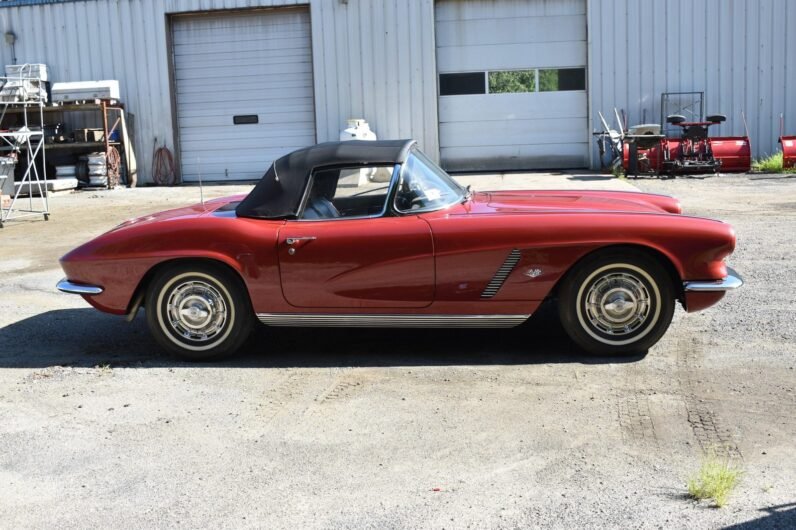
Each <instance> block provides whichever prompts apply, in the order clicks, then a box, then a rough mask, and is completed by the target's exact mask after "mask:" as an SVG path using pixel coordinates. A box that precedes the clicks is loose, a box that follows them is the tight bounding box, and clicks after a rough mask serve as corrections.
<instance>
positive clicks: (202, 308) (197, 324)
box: [167, 280, 227, 342]
mask: <svg viewBox="0 0 796 530" xmlns="http://www.w3.org/2000/svg"><path fill="white" fill-rule="evenodd" d="M167 313H168V317H169V323H170V324H171V327H172V329H173V330H174V331H175V332H177V334H178V335H180V336H181V337H183V338H185V339H188V340H191V341H195V342H204V341H208V340H211V339H212V338H213V337H215V336H216V335H217V334H218V333H219V332H220V331H221V330H222V329H224V324H225V323H226V321H227V305H226V303H225V302H224V298H223V297H222V296H221V293H219V292H218V290H217V289H216V288H215V287H213V286H212V285H210V284H209V283H206V282H203V281H198V280H193V281H190V282H185V283H182V284H180V285H178V286H177V287H176V288H175V289H174V290H172V292H171V295H170V296H169V300H168V306H167Z"/></svg>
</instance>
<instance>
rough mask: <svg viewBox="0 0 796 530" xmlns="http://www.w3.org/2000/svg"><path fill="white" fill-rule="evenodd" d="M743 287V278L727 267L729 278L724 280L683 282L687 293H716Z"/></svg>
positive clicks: (726, 277)
mask: <svg viewBox="0 0 796 530" xmlns="http://www.w3.org/2000/svg"><path fill="white" fill-rule="evenodd" d="M742 285H743V278H741V275H740V274H738V273H737V272H735V270H733V269H731V268H730V267H727V276H725V277H724V279H722V280H714V281H707V282H704V281H698V282H683V290H684V291H685V292H686V293H715V292H725V291H732V290H733V289H737V288H738V287H740V286H742Z"/></svg>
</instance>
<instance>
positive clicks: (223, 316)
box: [146, 262, 254, 360]
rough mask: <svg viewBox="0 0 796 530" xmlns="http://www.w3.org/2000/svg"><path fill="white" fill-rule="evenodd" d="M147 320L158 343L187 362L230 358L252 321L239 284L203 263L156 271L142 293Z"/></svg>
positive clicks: (221, 270)
mask: <svg viewBox="0 0 796 530" xmlns="http://www.w3.org/2000/svg"><path fill="white" fill-rule="evenodd" d="M146 314H147V323H148V324H149V329H150V331H151V332H152V335H153V336H154V337H155V339H156V340H157V342H158V343H159V344H160V345H161V346H163V347H164V348H165V349H166V350H168V351H169V352H171V353H174V354H176V355H178V356H180V357H183V358H185V359H189V360H208V359H213V358H218V357H221V356H225V355H229V354H231V353H234V352H235V351H236V350H237V349H239V348H240V347H241V346H242V345H243V343H244V342H245V341H246V339H247V338H248V337H249V334H250V333H251V330H252V323H253V318H254V316H253V312H252V309H251V304H250V302H249V297H248V294H247V292H246V288H245V286H244V285H243V282H242V281H241V280H240V278H239V277H237V276H236V275H235V274H234V273H233V272H231V271H229V270H227V269H226V268H225V267H224V266H222V265H214V264H209V263H203V262H200V263H196V264H191V263H180V264H176V265H173V266H169V267H167V268H165V269H164V270H162V271H160V272H159V274H158V275H157V276H156V277H155V278H154V280H153V281H152V283H151V284H150V286H149V289H148V290H147V295H146Z"/></svg>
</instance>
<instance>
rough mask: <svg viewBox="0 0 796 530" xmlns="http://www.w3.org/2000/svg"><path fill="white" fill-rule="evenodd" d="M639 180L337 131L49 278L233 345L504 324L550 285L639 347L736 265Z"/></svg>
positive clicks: (201, 353) (567, 303) (583, 328)
mask: <svg viewBox="0 0 796 530" xmlns="http://www.w3.org/2000/svg"><path fill="white" fill-rule="evenodd" d="M680 214H681V208H680V204H679V203H678V201H677V200H675V199H673V198H671V197H666V196H661V195H648V194H642V193H623V192H592V191H576V192H573V191H543V192H542V191H499V192H483V193H473V192H471V191H470V190H469V188H464V187H462V186H460V185H459V184H457V183H456V181H455V180H453V179H452V178H451V177H450V176H448V175H447V174H446V173H445V172H444V171H443V170H442V169H440V168H439V167H437V166H436V165H435V164H434V163H433V162H432V161H430V160H429V159H428V157H426V156H425V155H424V154H423V153H422V152H421V151H420V150H419V149H418V148H417V146H416V145H415V143H414V142H413V141H378V142H361V141H352V142H344V143H339V142H332V143H325V144H320V145H316V146H313V147H308V148H306V149H301V150H299V151H295V152H293V153H291V154H289V155H287V156H284V157H282V158H280V159H278V160H277V161H276V162H274V163H273V165H272V166H271V168H270V169H268V171H267V172H266V174H265V175H264V176H263V178H262V180H261V181H260V182H259V183H258V184H257V185H256V186H255V187H254V189H253V190H252V192H251V193H249V194H248V195H247V196H235V197H229V198H225V199H218V200H213V201H209V202H206V203H204V204H198V205H195V206H190V207H187V208H180V209H177V210H170V211H166V212H162V213H158V214H154V215H149V216H146V217H141V218H138V219H133V220H130V221H126V222H124V223H122V224H121V225H119V226H117V227H116V228H114V229H112V230H111V231H109V232H107V233H105V234H103V235H101V236H99V237H97V238H96V239H94V240H92V241H90V242H88V243H86V244H85V245H83V246H81V247H78V248H76V249H75V250H73V251H71V252H69V253H68V254H67V255H65V256H64V257H63V258H62V259H61V265H62V266H63V269H64V271H65V272H66V279H64V280H62V281H61V282H60V283H59V284H58V289H60V290H61V291H65V292H69V293H76V294H80V295H82V296H83V297H84V298H85V299H86V300H87V301H88V302H89V303H90V304H91V305H93V306H94V307H96V308H97V309H99V310H101V311H106V312H108V313H114V314H119V315H128V317H129V318H132V317H133V316H134V315H135V314H136V313H137V311H138V309H139V307H141V306H142V305H143V306H144V307H145V308H146V315H147V321H148V323H149V327H150V329H151V331H152V333H153V334H154V336H155V337H156V338H157V340H158V342H159V343H160V344H161V345H162V346H163V347H164V348H166V349H167V350H170V351H171V352H174V353H176V354H178V355H181V356H183V357H187V358H190V359H206V358H211V357H217V356H221V355H226V354H230V353H232V352H234V351H235V350H236V349H237V348H239V347H240V346H241V345H242V344H243V342H244V341H245V340H246V339H247V337H248V336H249V334H250V332H251V331H252V327H253V325H254V321H255V317H256V318H257V319H259V320H260V321H261V322H263V323H264V324H267V325H269V326H307V327H312V326H376V327H382V326H383V327H454V326H460V327H493V328H501V327H512V326H517V325H519V324H522V323H523V322H525V321H526V320H527V319H528V317H530V316H531V315H532V314H533V313H534V311H535V310H536V309H537V308H538V307H539V305H540V304H541V303H542V302H543V301H544V300H546V299H550V298H553V299H557V301H558V308H559V313H560V317H561V321H562V323H563V326H564V328H565V329H566V331H567V332H568V334H569V335H570V336H571V337H572V339H573V340H574V341H575V342H576V343H577V344H578V345H580V346H581V347H582V348H584V349H585V350H586V351H588V352H592V353H596V354H625V353H637V352H640V351H645V350H647V349H648V348H650V347H651V346H652V345H653V344H655V343H656V342H657V341H658V340H659V339H660V338H661V336H662V335H663V334H664V332H665V331H666V329H667V327H668V326H669V323H670V322H671V319H672V313H673V311H674V304H675V301H676V300H679V301H680V303H681V304H682V305H683V307H684V308H685V309H686V310H687V311H699V310H701V309H704V308H706V307H708V306H710V305H713V304H715V303H716V302H717V301H718V300H719V299H720V298H721V297H722V296H724V293H725V291H727V290H729V289H734V288H736V287H739V286H740V285H741V283H742V282H741V279H740V278H739V277H738V276H737V275H736V274H735V273H734V272H733V271H732V269H730V268H728V267H727V266H726V265H725V263H724V260H725V258H726V257H727V256H729V255H730V253H732V251H733V249H734V247H735V234H734V232H733V229H732V228H731V227H730V226H729V225H727V224H724V223H722V222H720V221H713V220H708V219H700V218H695V217H687V216H683V215H680Z"/></svg>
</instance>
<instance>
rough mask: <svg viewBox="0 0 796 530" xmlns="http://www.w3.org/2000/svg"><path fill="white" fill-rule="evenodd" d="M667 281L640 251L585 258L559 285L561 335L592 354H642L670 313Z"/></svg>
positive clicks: (670, 294)
mask: <svg viewBox="0 0 796 530" xmlns="http://www.w3.org/2000/svg"><path fill="white" fill-rule="evenodd" d="M674 302H675V295H674V290H673V286H672V281H671V279H670V277H669V274H668V273H667V272H666V270H665V269H664V268H663V266H662V265H661V264H660V263H659V262H658V261H657V260H656V259H654V258H652V257H650V256H648V255H647V254H645V253H642V252H633V251H609V252H605V253H602V254H598V255H595V256H592V257H587V258H586V259H585V260H584V261H583V262H582V263H580V264H579V265H578V266H577V268H576V269H575V270H574V271H572V273H570V275H569V276H568V277H567V278H566V280H565V281H564V284H563V285H562V288H561V290H560V292H559V306H558V310H559V316H560V318H561V323H562V324H563V326H564V329H565V330H566V331H567V334H568V335H569V336H570V338H572V340H573V341H574V342H575V343H577V344H578V345H579V346H580V347H581V348H583V349H584V350H586V351H587V352H589V353H593V354H597V355H622V354H637V353H643V352H645V351H647V350H648V349H649V348H651V347H652V346H653V345H654V344H655V343H657V342H658V340H660V338H661V337H662V336H663V334H664V333H665V332H666V330H667V329H668V327H669V324H670V323H671V321H672V316H673V314H674Z"/></svg>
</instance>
